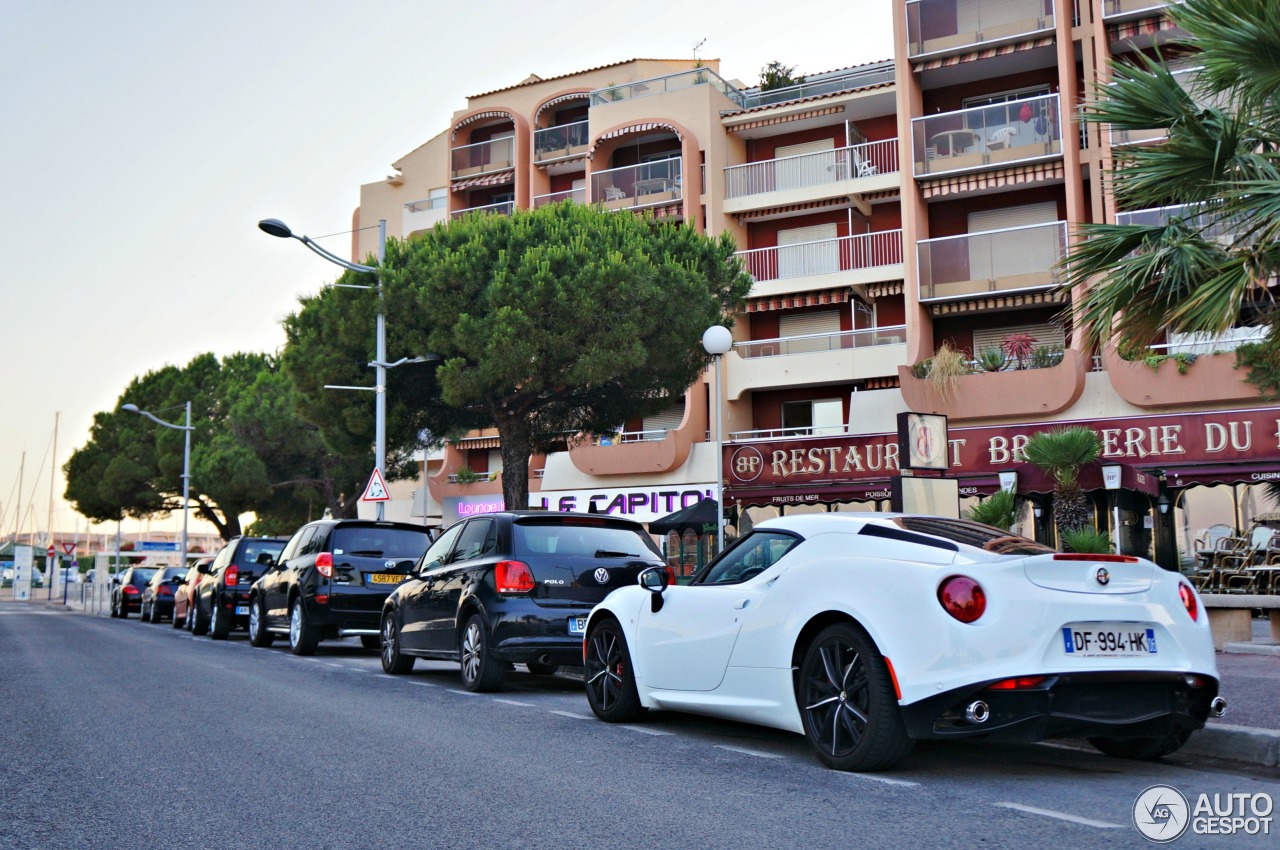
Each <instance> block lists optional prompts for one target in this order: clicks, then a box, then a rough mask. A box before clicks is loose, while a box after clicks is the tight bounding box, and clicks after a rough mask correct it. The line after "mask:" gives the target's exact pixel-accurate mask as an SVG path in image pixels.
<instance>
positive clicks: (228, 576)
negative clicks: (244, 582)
mask: <svg viewBox="0 0 1280 850" xmlns="http://www.w3.org/2000/svg"><path fill="white" fill-rule="evenodd" d="M222 581H223V583H224V584H225V585H226V586H227V587H234V586H235V585H236V583H237V582H239V581H240V568H239V567H237V566H236V565H235V564H232V565H231V566H229V567H227V571H226V572H225V573H223V574H222Z"/></svg>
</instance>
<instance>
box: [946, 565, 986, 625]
mask: <svg viewBox="0 0 1280 850" xmlns="http://www.w3.org/2000/svg"><path fill="white" fill-rule="evenodd" d="M938 602H940V603H941V604H942V610H944V611H946V612H947V613H948V614H950V615H951V616H952V617H955V618H956V619H957V620H959V621H960V622H962V623H972V622H974V621H975V620H977V619H978V618H979V617H981V616H982V614H983V612H984V611H986V610H987V594H986V593H985V592H984V591H983V590H982V585H980V584H978V583H977V582H976V581H974V580H973V579H971V578H969V577H968V576H951V577H950V578H947V579H945V580H943V582H942V584H941V585H940V586H939V587H938Z"/></svg>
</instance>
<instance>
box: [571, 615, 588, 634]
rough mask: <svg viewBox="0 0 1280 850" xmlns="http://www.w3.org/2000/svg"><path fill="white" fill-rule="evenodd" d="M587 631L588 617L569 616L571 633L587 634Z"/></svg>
mask: <svg viewBox="0 0 1280 850" xmlns="http://www.w3.org/2000/svg"><path fill="white" fill-rule="evenodd" d="M586 633H587V618H586V617H570V618H569V634H571V635H579V636H581V635H585V634H586Z"/></svg>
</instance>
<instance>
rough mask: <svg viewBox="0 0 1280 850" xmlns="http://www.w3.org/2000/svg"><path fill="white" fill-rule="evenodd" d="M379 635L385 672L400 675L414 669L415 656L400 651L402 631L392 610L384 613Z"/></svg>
mask: <svg viewBox="0 0 1280 850" xmlns="http://www.w3.org/2000/svg"><path fill="white" fill-rule="evenodd" d="M378 637H379V639H380V640H381V643H382V671H383V672H384V673H387V674H389V675H392V676H400V675H403V674H405V673H408V672H409V671H410V670H412V669H413V660H414V659H413V656H412V655H404V654H403V653H401V652H400V632H399V630H398V629H397V628H396V619H395V616H394V615H393V614H392V613H391V612H390V611H388V612H387V613H386V614H383V615H382V633H381V634H380V635H379V636H378Z"/></svg>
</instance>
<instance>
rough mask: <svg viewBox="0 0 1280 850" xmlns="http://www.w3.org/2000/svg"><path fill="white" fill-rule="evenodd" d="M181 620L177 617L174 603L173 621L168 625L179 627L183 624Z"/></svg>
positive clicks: (176, 608) (176, 607)
mask: <svg viewBox="0 0 1280 850" xmlns="http://www.w3.org/2000/svg"><path fill="white" fill-rule="evenodd" d="M185 619H186V618H185V617H184V618H183V620H185ZM183 620H180V619H178V606H177V605H174V606H173V622H171V623H170V624H169V625H171V626H173V628H175V629H181V628H182V626H183Z"/></svg>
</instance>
